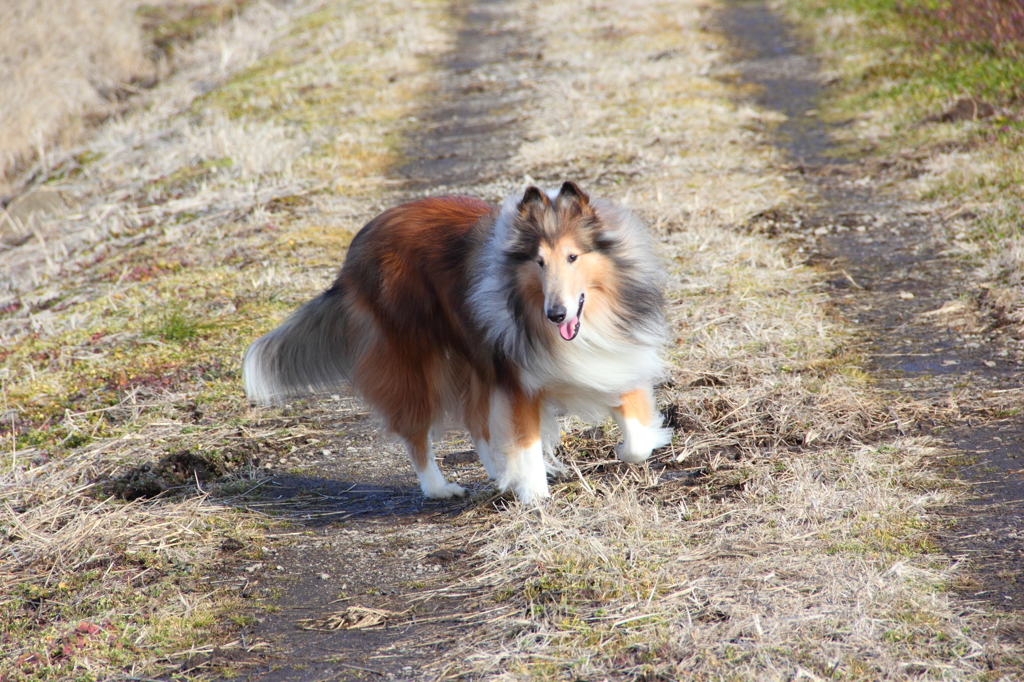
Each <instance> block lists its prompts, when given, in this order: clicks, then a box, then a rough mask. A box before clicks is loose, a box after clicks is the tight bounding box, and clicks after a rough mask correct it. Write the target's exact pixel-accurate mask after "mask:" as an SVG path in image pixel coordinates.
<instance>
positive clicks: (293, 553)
mask: <svg viewBox="0 0 1024 682" xmlns="http://www.w3.org/2000/svg"><path fill="white" fill-rule="evenodd" d="M453 12H454V13H455V14H456V17H457V19H458V20H459V21H460V22H461V23H462V29H461V30H460V31H459V34H458V41H457V44H456V47H455V49H454V50H453V51H452V53H451V54H450V55H449V56H448V57H447V58H446V59H445V63H444V67H445V71H444V75H443V79H442V81H441V82H440V83H438V84H437V86H438V87H437V94H436V96H435V98H434V101H431V102H428V103H426V104H425V105H424V106H423V108H422V110H421V112H419V113H418V114H417V116H416V119H418V134H417V135H416V136H415V137H413V138H412V139H410V140H409V141H408V144H407V147H406V148H405V150H404V154H405V157H406V159H407V161H406V163H405V164H404V165H402V166H400V167H399V168H397V169H396V170H395V171H394V175H395V177H396V179H398V180H401V181H402V182H401V187H402V189H400V190H399V191H398V192H396V196H395V197H393V199H394V202H395V203H397V202H399V201H401V200H405V199H409V198H412V197H413V196H415V195H417V194H421V193H437V192H439V191H448V192H453V193H459V192H466V193H472V192H474V189H473V188H474V187H476V189H477V190H478V191H477V192H475V193H477V194H480V193H485V194H486V191H485V192H479V189H480V188H479V186H480V185H486V184H487V183H491V182H493V181H495V180H499V179H500V180H501V181H503V182H505V183H507V182H509V179H508V178H506V177H503V174H502V172H501V169H502V168H503V167H504V163H505V162H507V160H508V155H509V154H510V153H511V152H513V151H514V150H515V149H516V148H517V143H516V140H517V139H518V137H519V132H518V130H517V128H516V122H517V116H518V115H517V114H515V113H510V112H516V111H521V110H522V109H523V105H524V104H525V101H524V100H525V99H526V98H527V96H528V94H529V92H530V91H529V89H528V88H523V87H522V86H521V81H522V80H523V79H524V78H526V72H527V71H528V70H529V69H530V68H531V67H534V66H536V64H537V63H538V62H539V50H538V48H537V47H536V46H535V45H533V44H532V42H531V40H530V38H529V37H528V36H526V35H524V34H522V33H521V32H519V31H517V30H516V21H515V18H514V17H512V16H510V15H509V14H508V12H507V10H503V9H502V6H501V5H500V4H499V3H495V2H492V1H489V0H481V1H479V2H467V3H461V4H456V5H455V6H454V9H453ZM502 191H503V192H504V191H507V189H502ZM339 401H340V402H341V403H342V405H341V408H342V409H341V410H340V411H339V410H337V409H336V408H337V407H338V402H339ZM339 401H335V402H334V404H333V405H332V404H331V403H328V404H327V405H326V408H327V409H326V410H324V409H322V408H317V407H315V406H313V405H309V406H304V407H303V408H302V414H303V417H302V418H301V419H302V421H306V420H307V419H309V417H308V415H310V414H311V413H312V414H313V415H314V416H313V417H312V418H311V422H310V423H311V426H314V425H315V426H314V428H316V429H319V428H328V429H330V428H333V429H335V430H336V431H340V434H339V435H338V436H337V437H336V438H332V440H331V442H330V443H328V444H326V449H327V450H330V451H332V452H335V453H339V454H338V456H336V457H333V458H332V457H327V458H325V460H324V461H322V462H320V463H319V464H316V465H314V466H313V467H312V468H310V469H306V473H304V475H301V476H287V475H282V476H278V477H276V478H275V479H274V480H273V481H272V482H271V483H270V494H269V495H268V500H267V502H266V503H265V505H264V506H262V509H263V510H265V511H271V512H274V513H276V514H283V515H285V516H286V517H288V518H290V519H293V520H294V521H295V522H296V523H297V524H298V525H299V526H300V527H306V528H308V529H310V531H311V537H310V539H309V541H308V542H302V543H299V544H296V545H291V546H289V547H288V548H287V550H284V551H282V552H280V553H279V554H275V555H274V556H273V558H272V560H271V561H270V562H266V563H265V564H264V565H261V566H260V567H259V568H257V570H256V571H255V572H256V573H257V576H258V577H257V580H259V581H260V583H261V585H260V589H261V590H262V592H263V594H264V595H273V597H274V598H273V600H272V604H273V608H272V609H271V611H270V612H268V613H267V614H266V615H265V616H263V617H262V618H261V621H262V622H260V623H258V624H257V625H256V626H255V627H252V628H250V629H249V630H248V631H247V633H246V635H247V637H249V638H251V641H260V642H265V643H267V644H268V645H269V647H268V648H267V649H265V650H264V652H263V653H261V655H260V660H259V661H258V662H255V663H256V665H254V666H253V667H252V669H251V670H250V671H249V672H247V673H246V674H244V675H242V677H241V679H248V680H261V681H265V682H269V681H276V680H321V679H328V678H329V679H331V680H347V679H366V678H367V676H368V675H369V676H371V677H384V678H386V679H411V678H417V677H418V676H419V675H418V672H417V671H418V670H419V668H420V667H421V665H422V664H423V663H425V662H427V661H431V660H435V659H436V658H438V657H439V655H440V653H441V652H442V651H443V650H444V649H445V648H446V647H448V646H450V645H452V644H453V643H454V642H456V641H457V640H458V638H459V636H460V634H461V633H462V632H464V631H465V629H466V628H468V627H471V625H472V624H473V622H474V616H473V614H468V613H463V612H462V609H461V607H462V605H463V603H462V600H460V599H459V598H458V597H457V596H455V597H449V594H451V592H450V591H449V590H446V589H445V586H449V585H450V584H451V583H452V580H451V576H452V575H453V574H454V573H455V572H456V571H458V570H460V565H459V564H460V559H464V558H465V557H466V556H467V554H468V553H467V552H466V551H465V548H463V547H456V546H450V542H451V538H452V535H453V533H455V532H456V531H457V530H458V528H459V524H458V523H454V524H453V519H454V518H455V517H458V516H459V514H460V513H461V512H462V511H464V510H465V509H467V508H468V507H470V506H472V507H477V506H479V503H480V499H481V498H480V497H479V495H483V496H484V497H486V496H487V495H489V494H490V492H489V491H491V489H490V488H489V486H488V484H487V481H486V477H485V476H483V473H482V472H483V470H482V469H481V468H480V467H479V466H478V465H477V463H476V456H475V454H473V452H472V445H471V443H469V441H468V437H467V436H466V435H465V434H460V433H455V432H452V433H449V434H447V439H446V440H445V441H444V442H443V443H441V444H440V445H439V446H438V447H437V453H438V455H439V456H442V457H444V459H445V464H446V467H445V469H446V475H448V476H449V478H450V479H454V480H457V481H458V482H459V483H460V484H462V485H463V486H465V487H467V488H468V489H470V490H471V491H472V492H473V493H476V494H477V498H476V499H475V500H474V501H472V502H469V501H467V502H459V501H453V500H444V501H440V502H434V501H424V500H423V498H422V495H421V493H420V490H419V485H418V483H417V481H416V477H415V475H414V474H413V472H412V469H411V467H410V465H409V463H408V461H407V456H406V454H405V450H404V447H402V446H401V445H400V444H398V443H395V442H386V441H381V440H378V435H377V430H376V425H375V424H374V423H373V421H372V420H371V419H370V418H369V417H368V415H367V414H366V413H365V412H363V411H362V408H361V406H360V405H359V403H358V401H356V400H354V399H352V398H349V397H345V398H341V397H339ZM332 408H333V409H332ZM371 451H372V453H371ZM461 464H466V465H468V466H465V467H463V471H461V472H453V470H452V469H453V465H455V466H457V465H461ZM460 474H461V475H460ZM471 499H473V498H471ZM278 565H280V566H286V567H288V569H287V571H286V573H287V575H286V577H278V576H277V575H275V569H276V567H277V566H278ZM283 573H285V572H282V574H283ZM435 589H436V590H437V591H435ZM455 594H456V595H457V591H455ZM350 607H357V608H358V607H362V608H372V609H378V610H384V611H387V612H392V613H403V614H407V613H408V612H409V611H412V612H413V613H415V614H416V617H414V618H412V619H410V618H408V616H407V615H404V616H403V618H402V624H401V625H400V626H398V627H385V628H383V629H380V628H376V629H371V630H367V629H341V628H340V627H338V625H339V621H338V617H339V616H344V614H346V613H355V612H354V611H346V609H350ZM332 618H334V620H333V621H332ZM300 622H303V623H307V624H306V625H304V626H303V627H304V628H309V629H303V628H300V627H298V624H299V623H300ZM332 628H336V629H332Z"/></svg>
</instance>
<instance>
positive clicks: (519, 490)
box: [490, 387, 549, 504]
mask: <svg viewBox="0 0 1024 682" xmlns="http://www.w3.org/2000/svg"><path fill="white" fill-rule="evenodd" d="M542 406H543V398H542V396H540V395H533V396H531V395H528V394H527V393H526V392H524V391H523V390H522V389H520V388H519V387H515V388H513V389H511V390H500V389H499V390H498V391H495V395H494V397H493V398H492V400H491V417H490V426H491V434H492V435H497V436H498V437H499V440H498V442H497V445H498V447H493V445H494V444H492V451H491V457H492V458H494V459H498V458H503V460H504V461H503V465H504V466H501V465H499V466H498V469H500V470H501V471H500V475H499V476H498V479H497V480H498V487H499V488H501V489H502V490H508V489H509V488H511V489H512V490H514V491H515V493H516V497H518V498H519V501H520V502H522V503H524V504H535V503H536V502H537V501H538V500H540V499H543V498H545V497H548V495H549V492H548V477H547V472H546V465H545V462H544V445H543V442H542V440H541V409H542Z"/></svg>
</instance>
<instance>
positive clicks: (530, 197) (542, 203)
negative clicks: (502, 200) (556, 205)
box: [519, 186, 551, 218]
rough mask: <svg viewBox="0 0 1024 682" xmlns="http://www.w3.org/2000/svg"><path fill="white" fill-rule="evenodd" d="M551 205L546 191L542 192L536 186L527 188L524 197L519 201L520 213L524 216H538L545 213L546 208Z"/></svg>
mask: <svg viewBox="0 0 1024 682" xmlns="http://www.w3.org/2000/svg"><path fill="white" fill-rule="evenodd" d="M550 205H551V200H550V199H548V195H547V194H544V192H541V191H540V190H539V189H537V188H536V187H533V186H530V187H527V188H526V192H525V193H524V194H523V199H522V201H520V202H519V215H520V216H522V217H524V218H526V217H530V216H537V215H539V214H541V213H543V212H544V209H546V208H547V207H548V206H550Z"/></svg>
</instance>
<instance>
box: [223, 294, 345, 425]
mask: <svg viewBox="0 0 1024 682" xmlns="http://www.w3.org/2000/svg"><path fill="white" fill-rule="evenodd" d="M346 308H347V306H346V305H345V301H344V296H343V294H342V292H341V291H340V290H339V289H337V288H334V289H329V290H327V291H325V292H324V293H322V294H320V295H319V296H317V297H316V298H314V299H313V300H312V301H310V302H309V303H307V304H306V305H304V306H302V307H301V308H299V309H298V310H296V311H295V312H294V313H292V314H291V316H290V317H289V318H288V319H287V320H285V321H284V323H283V324H282V325H281V326H280V327H278V328H277V329H275V330H274V331H272V332H270V333H269V334H267V335H265V336H262V337H260V338H259V339H257V340H256V342H255V343H253V344H252V345H251V346H249V350H247V351H246V353H245V361H244V362H243V363H242V381H243V382H244V383H245V393H246V395H247V396H248V397H249V400H251V401H253V402H256V403H258V404H261V405H273V404H280V403H281V402H283V401H284V400H285V399H287V398H291V397H297V396H302V395H310V394H313V393H323V392H326V391H331V390H336V389H337V388H338V387H339V386H340V385H341V384H342V382H344V381H345V380H347V379H348V378H349V376H350V375H351V369H352V363H353V353H352V351H353V350H354V349H353V339H352V337H351V334H350V333H349V332H350V329H349V324H348V318H349V316H348V312H347V310H346Z"/></svg>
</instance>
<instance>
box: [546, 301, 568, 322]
mask: <svg viewBox="0 0 1024 682" xmlns="http://www.w3.org/2000/svg"><path fill="white" fill-rule="evenodd" d="M548 319H549V320H551V321H552V322H554V323H555V324H558V323H560V322H561V321H562V320H564V319H565V306H564V305H561V304H559V305H553V306H551V307H550V308H548Z"/></svg>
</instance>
